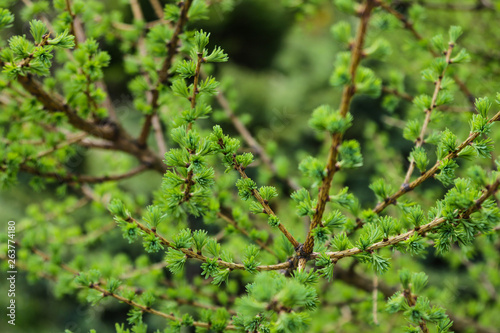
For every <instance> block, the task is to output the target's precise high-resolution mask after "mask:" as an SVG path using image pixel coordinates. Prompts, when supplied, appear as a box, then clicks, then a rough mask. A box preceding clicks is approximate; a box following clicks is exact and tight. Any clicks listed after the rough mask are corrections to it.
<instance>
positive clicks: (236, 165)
mask: <svg viewBox="0 0 500 333" xmlns="http://www.w3.org/2000/svg"><path fill="white" fill-rule="evenodd" d="M219 145H220V146H221V148H224V145H223V143H222V140H219ZM232 158H233V167H234V169H235V170H236V171H238V173H239V174H240V176H241V178H243V179H248V176H247V174H246V172H245V168H244V167H243V166H242V165H241V164H239V163H238V162H237V161H236V156H235V155H233V157H232ZM251 192H252V196H253V197H254V198H255V199H256V200H257V201H258V202H259V203H260V205H261V206H262V208H263V212H264V213H266V214H267V215H269V216H276V214H275V213H274V211H273V210H272V209H271V207H270V206H269V204H268V202H267V201H266V200H264V199H263V198H262V196H261V195H260V193H259V191H257V190H256V189H252V191H251ZM278 229H279V230H280V231H281V232H282V233H283V235H285V237H286V238H287V239H288V241H290V243H292V245H293V247H294V248H295V249H298V247H299V245H300V244H299V242H297V240H296V239H295V237H293V235H292V234H291V233H290V232H289V231H288V230H287V229H286V227H285V226H284V225H283V223H280V224H279V225H278Z"/></svg>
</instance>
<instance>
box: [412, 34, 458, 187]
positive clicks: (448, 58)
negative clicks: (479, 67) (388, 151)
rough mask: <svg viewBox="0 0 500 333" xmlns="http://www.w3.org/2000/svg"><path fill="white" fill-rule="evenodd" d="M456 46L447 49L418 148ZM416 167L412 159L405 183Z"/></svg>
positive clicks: (421, 142) (452, 45)
mask: <svg viewBox="0 0 500 333" xmlns="http://www.w3.org/2000/svg"><path fill="white" fill-rule="evenodd" d="M454 47H455V44H453V43H450V44H449V46H448V50H447V51H446V57H445V61H446V67H445V68H443V71H442V72H441V73H440V75H439V78H438V80H437V81H436V83H435V85H436V87H435V88H434V93H433V95H432V101H431V105H430V107H429V108H428V109H427V110H425V119H424V123H423V125H422V129H421V130H420V135H419V136H418V138H417V140H416V142H415V147H416V148H420V147H422V145H423V144H424V136H425V132H426V131H427V126H428V125H429V122H430V121H431V114H432V111H433V110H434V109H435V108H436V101H437V97H438V94H439V91H440V90H441V83H442V82H443V78H444V74H445V72H446V69H447V68H448V66H449V64H450V58H451V53H452V52H453V48H454ZM414 168H415V161H414V160H412V161H411V162H410V166H409V167H408V171H407V172H406V176H405V180H404V185H405V184H408V183H409V182H410V177H411V175H412V173H413V170H414Z"/></svg>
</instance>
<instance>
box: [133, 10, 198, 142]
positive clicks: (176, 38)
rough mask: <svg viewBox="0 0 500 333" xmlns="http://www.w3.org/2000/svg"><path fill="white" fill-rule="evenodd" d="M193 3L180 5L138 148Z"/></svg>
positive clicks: (147, 130) (145, 135) (155, 109)
mask: <svg viewBox="0 0 500 333" xmlns="http://www.w3.org/2000/svg"><path fill="white" fill-rule="evenodd" d="M192 3H193V0H185V1H184V2H183V3H182V4H183V5H182V8H181V12H180V16H179V20H178V21H177V23H176V25H175V29H174V33H173V35H172V38H171V39H170V41H169V42H168V44H167V57H166V58H165V61H164V62H163V65H162V68H161V70H160V72H159V73H158V77H159V78H158V83H157V85H156V87H155V88H154V89H153V91H152V98H151V106H152V111H151V113H150V114H148V115H147V116H146V118H145V119H144V124H143V126H142V129H141V133H140V134H139V138H138V139H137V142H138V143H139V145H140V146H145V145H146V144H147V143H146V141H147V138H148V135H149V131H150V129H151V121H152V118H153V115H154V114H156V112H157V110H158V107H159V105H158V99H159V97H160V86H161V85H162V84H165V82H166V80H167V79H168V77H169V73H168V71H169V70H170V67H172V62H173V59H174V56H175V55H176V54H177V45H178V44H179V39H180V35H181V33H182V30H183V29H184V26H185V25H186V22H187V14H188V11H189V8H190V7H191V4H192Z"/></svg>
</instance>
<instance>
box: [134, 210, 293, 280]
mask: <svg viewBox="0 0 500 333" xmlns="http://www.w3.org/2000/svg"><path fill="white" fill-rule="evenodd" d="M125 221H126V222H128V223H135V224H136V225H137V227H138V228H139V229H141V230H142V231H144V232H145V233H147V234H154V235H155V236H156V237H158V239H159V240H160V242H161V244H162V245H163V246H166V247H169V248H172V249H175V250H178V251H181V252H182V253H184V254H185V255H186V257H187V258H192V259H196V260H199V261H202V262H206V261H207V259H208V258H207V257H206V256H204V255H202V254H199V253H197V252H195V251H193V250H192V249H186V248H176V247H175V246H174V245H173V244H172V242H170V241H168V240H167V239H166V238H165V237H163V236H161V235H159V234H158V233H156V231H153V230H151V229H149V228H148V227H146V226H145V225H143V224H142V223H140V222H138V221H137V220H135V219H134V218H132V217H129V218H128V219H127V220H125ZM217 264H218V265H219V266H221V267H224V268H229V269H231V270H233V269H239V270H244V269H245V265H243V264H235V263H232V262H227V261H223V260H222V259H219V260H218V261H217ZM289 266H290V263H289V262H283V263H279V264H275V265H261V266H257V267H256V268H255V269H256V270H257V271H275V270H281V269H287V268H288V267H289Z"/></svg>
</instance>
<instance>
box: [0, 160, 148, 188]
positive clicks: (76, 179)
mask: <svg viewBox="0 0 500 333" xmlns="http://www.w3.org/2000/svg"><path fill="white" fill-rule="evenodd" d="M20 168H21V170H22V171H25V172H28V173H31V174H33V175H37V176H40V177H44V178H54V179H56V180H57V181H60V182H64V183H68V184H99V183H104V182H109V181H117V180H122V179H126V178H130V177H132V176H135V175H137V174H139V173H141V172H143V171H145V170H147V169H148V167H147V166H146V165H139V166H138V167H135V168H134V169H131V170H130V171H128V172H125V173H122V174H118V175H109V176H88V175H76V174H71V173H67V174H60V173H57V172H43V171H40V170H38V169H35V168H33V167H30V166H27V165H25V164H22V165H21V166H20ZM4 169H5V168H4V167H2V166H0V170H4Z"/></svg>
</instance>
